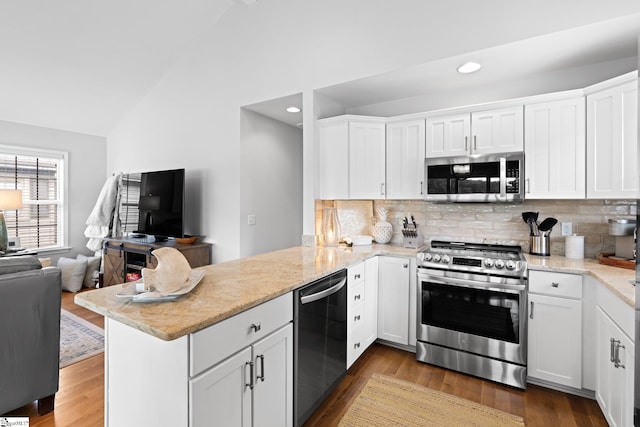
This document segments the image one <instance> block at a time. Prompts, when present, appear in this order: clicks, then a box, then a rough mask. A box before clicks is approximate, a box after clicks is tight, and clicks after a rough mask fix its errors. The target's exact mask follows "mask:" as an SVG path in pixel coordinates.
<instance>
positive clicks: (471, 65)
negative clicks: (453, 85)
mask: <svg viewBox="0 0 640 427" xmlns="http://www.w3.org/2000/svg"><path fill="white" fill-rule="evenodd" d="M480 68H482V65H480V64H478V63H477V62H466V63H464V64H462V65H461V66H459V67H458V72H459V73H462V74H469V73H474V72H476V71H478V70H479V69H480Z"/></svg>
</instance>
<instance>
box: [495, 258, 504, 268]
mask: <svg viewBox="0 0 640 427" xmlns="http://www.w3.org/2000/svg"><path fill="white" fill-rule="evenodd" d="M495 265H496V268H497V269H501V268H504V261H503V260H501V259H497V260H496V264H495Z"/></svg>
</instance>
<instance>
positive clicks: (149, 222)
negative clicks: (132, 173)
mask: <svg viewBox="0 0 640 427" xmlns="http://www.w3.org/2000/svg"><path fill="white" fill-rule="evenodd" d="M136 233H143V234H147V235H153V236H155V238H156V240H166V238H167V237H183V236H184V169H173V170H165V171H155V172H142V173H141V174H140V198H139V201H138V227H137V230H136Z"/></svg>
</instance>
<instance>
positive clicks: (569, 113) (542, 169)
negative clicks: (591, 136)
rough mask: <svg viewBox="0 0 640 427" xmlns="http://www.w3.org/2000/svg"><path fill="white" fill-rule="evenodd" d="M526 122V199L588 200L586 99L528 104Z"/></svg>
mask: <svg viewBox="0 0 640 427" xmlns="http://www.w3.org/2000/svg"><path fill="white" fill-rule="evenodd" d="M524 120H525V126H524V128H525V174H526V181H525V185H526V197H527V198H529V199H584V198H585V197H586V190H585V188H586V175H585V156H586V136H585V134H586V133H585V98H584V97H579V98H573V99H567V100H561V101H553V102H544V103H539V104H532V105H526V106H525V116H524Z"/></svg>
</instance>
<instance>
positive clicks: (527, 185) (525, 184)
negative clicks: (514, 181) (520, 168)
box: [524, 178, 531, 194]
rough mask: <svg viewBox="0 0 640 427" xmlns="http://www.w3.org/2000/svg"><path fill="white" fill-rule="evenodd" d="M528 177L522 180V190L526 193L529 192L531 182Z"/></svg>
mask: <svg viewBox="0 0 640 427" xmlns="http://www.w3.org/2000/svg"><path fill="white" fill-rule="evenodd" d="M529 179H530V178H527V179H525V181H524V192H525V193H527V194H529V193H531V184H530V182H529Z"/></svg>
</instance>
